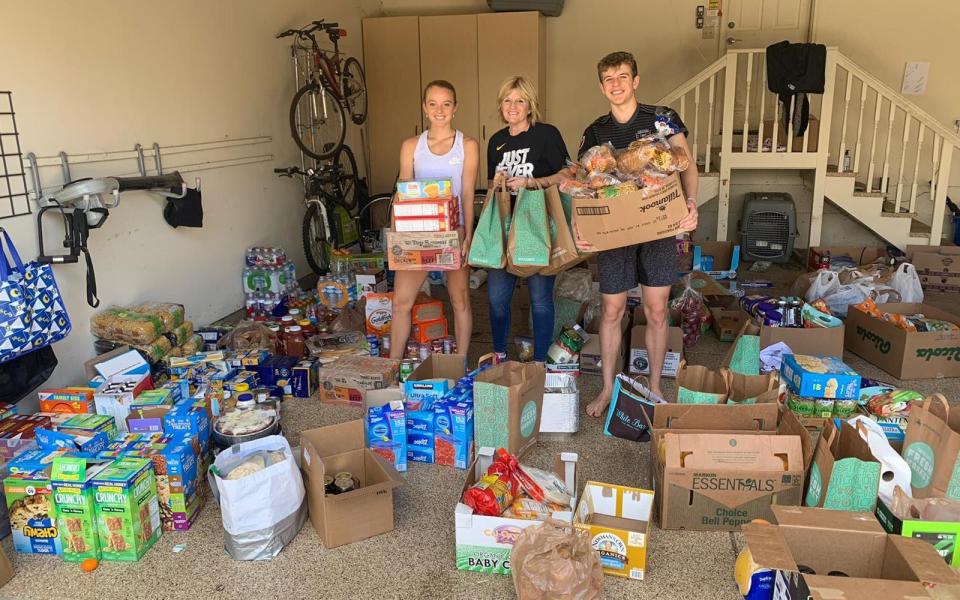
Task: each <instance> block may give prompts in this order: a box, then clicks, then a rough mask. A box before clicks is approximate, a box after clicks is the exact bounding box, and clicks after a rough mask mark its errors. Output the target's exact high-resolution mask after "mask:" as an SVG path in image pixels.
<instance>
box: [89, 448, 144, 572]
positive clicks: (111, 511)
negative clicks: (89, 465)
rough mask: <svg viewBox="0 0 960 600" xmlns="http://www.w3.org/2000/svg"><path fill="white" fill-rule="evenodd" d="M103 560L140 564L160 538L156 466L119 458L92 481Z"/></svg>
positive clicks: (132, 459)
mask: <svg viewBox="0 0 960 600" xmlns="http://www.w3.org/2000/svg"><path fill="white" fill-rule="evenodd" d="M91 485H92V486H93V491H94V502H95V505H96V514H97V532H98V534H99V536H100V547H101V548H102V551H103V560H118V561H138V560H140V558H141V557H142V556H143V555H144V554H146V552H147V550H149V549H150V547H151V546H153V545H154V544H155V543H156V541H157V540H158V539H159V538H160V505H159V502H158V500H157V481H156V478H155V477H154V475H153V465H152V464H151V462H150V461H149V460H146V459H143V458H120V459H118V460H116V461H114V462H113V463H111V464H110V465H109V466H108V467H107V468H105V469H104V470H103V471H101V472H100V473H99V474H97V476H96V477H94V478H93V480H92V482H91Z"/></svg>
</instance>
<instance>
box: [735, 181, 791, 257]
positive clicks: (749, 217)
mask: <svg viewBox="0 0 960 600" xmlns="http://www.w3.org/2000/svg"><path fill="white" fill-rule="evenodd" d="M796 237H797V209H796V206H795V205H794V203H793V198H792V197H791V196H790V194H787V193H784V192H749V193H747V194H745V195H744V198H743V213H742V215H741V217H740V248H741V251H742V252H743V256H744V260H747V261H756V260H767V261H770V262H778V263H779V262H787V261H789V260H790V256H791V255H792V254H793V243H794V241H795V240H796Z"/></svg>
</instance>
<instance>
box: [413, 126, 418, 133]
mask: <svg viewBox="0 0 960 600" xmlns="http://www.w3.org/2000/svg"><path fill="white" fill-rule="evenodd" d="M418 129H420V126H419V125H414V126H413V135H417V133H418V131H417V130H418Z"/></svg>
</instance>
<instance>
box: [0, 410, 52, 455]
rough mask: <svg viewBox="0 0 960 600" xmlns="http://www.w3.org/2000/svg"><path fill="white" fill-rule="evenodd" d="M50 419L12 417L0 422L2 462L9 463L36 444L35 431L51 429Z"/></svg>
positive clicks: (38, 416) (40, 416) (25, 416)
mask: <svg viewBox="0 0 960 600" xmlns="http://www.w3.org/2000/svg"><path fill="white" fill-rule="evenodd" d="M50 423H51V421H50V418H49V417H46V416H42V415H11V416H9V417H7V418H6V419H3V420H2V421H0V461H9V460H10V459H12V458H13V457H15V456H16V455H17V454H19V453H20V452H21V451H22V450H24V449H25V448H27V447H28V446H31V445H33V444H35V443H36V441H35V439H34V438H35V434H34V431H35V430H36V429H37V428H38V427H41V428H48V427H50Z"/></svg>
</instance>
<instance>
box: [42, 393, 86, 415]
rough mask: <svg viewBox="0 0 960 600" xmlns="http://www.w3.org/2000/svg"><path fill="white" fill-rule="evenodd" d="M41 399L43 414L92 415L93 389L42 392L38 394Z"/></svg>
mask: <svg viewBox="0 0 960 600" xmlns="http://www.w3.org/2000/svg"><path fill="white" fill-rule="evenodd" d="M37 396H38V398H39V399H40V411H41V412H62V413H92V412H95V410H96V409H95V407H94V404H93V388H89V387H67V388H52V389H45V390H40V391H39V392H37Z"/></svg>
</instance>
